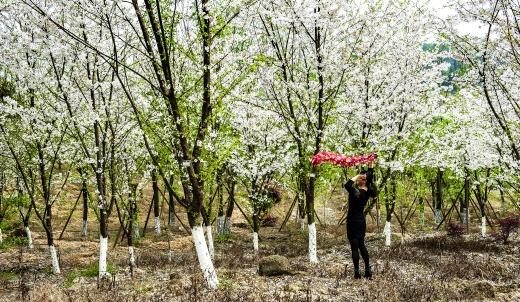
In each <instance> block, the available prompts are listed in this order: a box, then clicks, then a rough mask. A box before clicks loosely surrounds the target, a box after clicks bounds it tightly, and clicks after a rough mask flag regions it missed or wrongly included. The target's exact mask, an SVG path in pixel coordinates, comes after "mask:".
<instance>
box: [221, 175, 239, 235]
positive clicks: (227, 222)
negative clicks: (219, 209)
mask: <svg viewBox="0 0 520 302" xmlns="http://www.w3.org/2000/svg"><path fill="white" fill-rule="evenodd" d="M235 186H236V182H235V181H231V185H230V190H229V196H228V204H227V209H226V217H225V219H224V232H223V233H224V234H229V233H231V224H232V222H231V217H232V216H233V210H234V209H235Z"/></svg>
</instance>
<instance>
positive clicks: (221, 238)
mask: <svg viewBox="0 0 520 302" xmlns="http://www.w3.org/2000/svg"><path fill="white" fill-rule="evenodd" d="M230 240H231V233H227V234H226V233H223V234H218V235H217V238H215V242H217V243H226V242H228V241H230Z"/></svg>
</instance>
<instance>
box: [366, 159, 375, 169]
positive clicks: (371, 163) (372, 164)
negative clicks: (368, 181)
mask: <svg viewBox="0 0 520 302" xmlns="http://www.w3.org/2000/svg"><path fill="white" fill-rule="evenodd" d="M375 165H376V161H375V160H374V161H371V162H369V163H368V167H369V168H372V169H373V168H374V166H375Z"/></svg>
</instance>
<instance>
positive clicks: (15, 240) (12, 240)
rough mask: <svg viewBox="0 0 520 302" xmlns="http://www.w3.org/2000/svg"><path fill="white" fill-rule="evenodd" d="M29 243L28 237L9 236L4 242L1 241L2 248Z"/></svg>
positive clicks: (0, 248) (0, 247)
mask: <svg viewBox="0 0 520 302" xmlns="http://www.w3.org/2000/svg"><path fill="white" fill-rule="evenodd" d="M21 245H27V238H26V237H7V238H4V240H3V241H2V243H0V250H6V249H9V248H11V247H15V246H21Z"/></svg>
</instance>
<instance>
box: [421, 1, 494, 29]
mask: <svg viewBox="0 0 520 302" xmlns="http://www.w3.org/2000/svg"><path fill="white" fill-rule="evenodd" d="M449 2H451V1H449V0H432V1H428V6H429V7H430V8H432V9H433V10H435V12H436V14H437V15H438V16H439V18H447V17H450V16H453V15H455V14H456V11H455V10H454V9H452V8H449V7H446V5H447V4H448V3H449ZM483 26H484V24H483V23H480V22H476V21H475V22H463V23H460V24H458V25H457V26H456V29H457V30H458V31H459V33H460V34H462V35H465V34H470V35H477V36H478V35H482V34H483V33H484V32H485V28H484V27H483Z"/></svg>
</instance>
